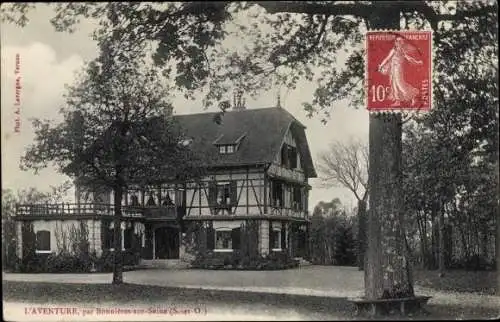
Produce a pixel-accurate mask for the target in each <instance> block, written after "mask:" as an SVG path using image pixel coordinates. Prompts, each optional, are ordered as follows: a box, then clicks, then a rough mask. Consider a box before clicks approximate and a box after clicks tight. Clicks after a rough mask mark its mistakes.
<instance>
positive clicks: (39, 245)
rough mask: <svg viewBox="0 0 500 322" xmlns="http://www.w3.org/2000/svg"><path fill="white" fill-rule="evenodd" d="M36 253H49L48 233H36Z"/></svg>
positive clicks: (44, 231)
mask: <svg viewBox="0 0 500 322" xmlns="http://www.w3.org/2000/svg"><path fill="white" fill-rule="evenodd" d="M36 252H37V253H50V231H48V230H40V231H38V232H37V233H36Z"/></svg>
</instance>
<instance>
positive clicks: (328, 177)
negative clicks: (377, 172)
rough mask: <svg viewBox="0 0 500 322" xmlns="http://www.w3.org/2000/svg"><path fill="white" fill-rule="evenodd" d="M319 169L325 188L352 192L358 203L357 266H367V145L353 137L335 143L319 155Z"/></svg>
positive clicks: (361, 267)
mask: <svg viewBox="0 0 500 322" xmlns="http://www.w3.org/2000/svg"><path fill="white" fill-rule="evenodd" d="M318 159H319V160H318V164H317V168H318V170H319V173H320V177H321V180H322V183H323V184H324V185H325V186H330V185H334V186H340V187H344V188H347V189H349V190H350V191H351V192H352V193H353V194H354V197H355V198H356V200H357V201H358V206H357V212H358V214H357V218H358V247H357V248H358V249H357V255H358V260H357V261H358V267H359V269H363V267H364V251H365V245H366V202H367V199H368V146H367V145H366V144H364V143H363V142H362V141H361V140H356V139H354V138H350V140H349V141H348V142H347V143H344V142H342V141H339V140H336V141H333V142H332V143H331V144H330V147H329V148H328V150H327V151H323V152H321V153H320V154H319V158H318Z"/></svg>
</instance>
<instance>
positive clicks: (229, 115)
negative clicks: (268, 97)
mask: <svg viewBox="0 0 500 322" xmlns="http://www.w3.org/2000/svg"><path fill="white" fill-rule="evenodd" d="M218 114H219V113H218V112H209V113H198V114H187V115H175V116H174V120H175V121H176V122H177V124H178V125H179V126H180V129H181V133H182V134H183V135H184V136H185V137H186V138H191V139H193V141H192V149H193V150H195V151H197V152H200V153H203V155H205V156H206V161H207V164H206V165H207V166H209V167H218V166H238V165H254V164H268V163H271V162H272V161H274V160H275V159H276V156H277V155H278V153H280V148H281V145H282V143H283V140H284V137H285V134H286V132H287V131H288V129H290V130H291V131H292V134H293V136H294V137H295V139H296V141H297V145H298V149H299V154H300V158H301V164H302V166H303V168H304V171H305V174H306V175H307V176H308V177H316V171H315V169H314V165H313V162H312V158H311V153H310V151H309V146H308V144H307V139H306V135H305V127H304V125H302V124H301V123H300V122H299V121H298V120H297V119H295V118H294V117H293V116H292V115H291V114H290V113H288V112H287V111H286V110H285V109H283V108H276V107H272V108H259V109H252V108H249V109H245V110H236V111H235V110H231V111H227V112H225V113H224V115H223V116H222V120H221V122H220V124H217V123H216V122H215V121H214V120H215V118H216V117H217V115H218ZM231 143H234V144H239V147H238V149H237V151H236V152H234V153H231V154H219V151H218V148H217V145H218V144H231Z"/></svg>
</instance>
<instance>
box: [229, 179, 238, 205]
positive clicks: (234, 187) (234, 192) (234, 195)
mask: <svg viewBox="0 0 500 322" xmlns="http://www.w3.org/2000/svg"><path fill="white" fill-rule="evenodd" d="M230 189H231V190H230V195H231V205H232V206H236V205H237V204H238V181H236V180H233V181H231V188H230Z"/></svg>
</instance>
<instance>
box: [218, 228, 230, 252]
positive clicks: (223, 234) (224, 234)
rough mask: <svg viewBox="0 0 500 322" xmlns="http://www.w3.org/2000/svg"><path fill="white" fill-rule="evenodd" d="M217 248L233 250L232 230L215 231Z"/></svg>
mask: <svg viewBox="0 0 500 322" xmlns="http://www.w3.org/2000/svg"><path fill="white" fill-rule="evenodd" d="M215 249H217V250H232V249H233V238H232V234H231V230H217V231H215Z"/></svg>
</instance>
